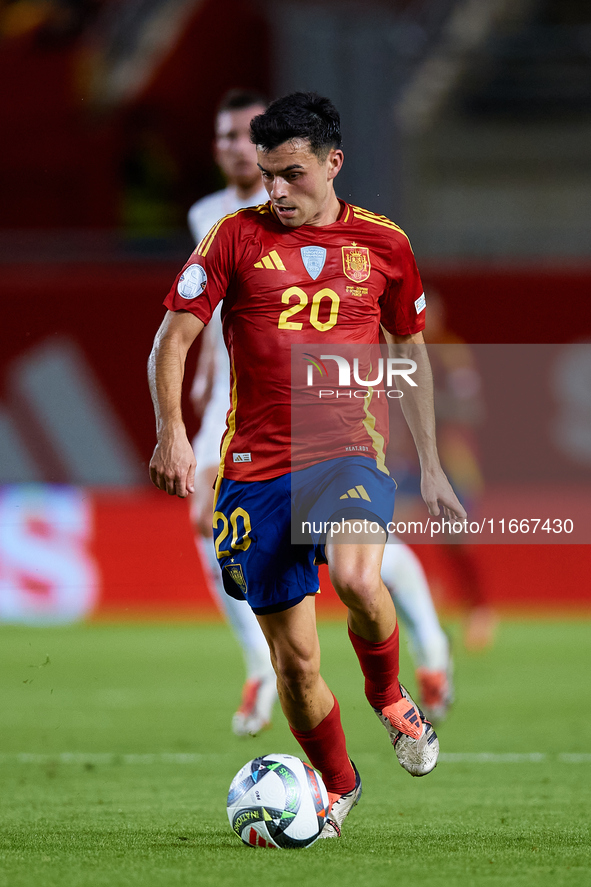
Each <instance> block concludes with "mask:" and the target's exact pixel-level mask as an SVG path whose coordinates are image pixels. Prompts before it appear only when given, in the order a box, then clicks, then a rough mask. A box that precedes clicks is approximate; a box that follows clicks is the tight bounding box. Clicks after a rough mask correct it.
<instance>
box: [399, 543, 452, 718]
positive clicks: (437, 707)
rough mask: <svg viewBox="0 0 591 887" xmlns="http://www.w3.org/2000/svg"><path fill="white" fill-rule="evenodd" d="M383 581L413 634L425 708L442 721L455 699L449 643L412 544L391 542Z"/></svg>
mask: <svg viewBox="0 0 591 887" xmlns="http://www.w3.org/2000/svg"><path fill="white" fill-rule="evenodd" d="M382 579H383V581H384V583H385V585H386V588H387V589H388V591H389V593H390V595H391V597H392V599H393V601H394V604H395V606H396V611H397V613H398V616H399V618H400V619H401V620H402V622H403V624H404V625H405V627H406V629H407V631H408V634H409V642H410V649H411V654H412V656H413V659H414V662H415V666H416V677H417V683H418V686H419V697H420V704H421V707H422V709H423V711H424V712H425V714H426V715H427V717H428V718H429V720H431V721H434V720H441V719H442V718H443V717H445V714H446V713H447V709H448V708H449V705H450V704H451V702H452V699H453V688H452V664H451V656H450V649H449V640H448V638H447V635H446V634H445V632H444V631H443V629H442V628H441V625H440V624H439V619H438V617H437V612H436V610H435V606H434V604H433V599H432V598H431V592H430V590H429V583H428V582H427V577H426V575H425V571H424V570H423V567H422V565H421V562H420V561H419V559H418V557H417V556H416V554H415V553H414V551H413V550H412V549H411V548H409V546H408V545H404V544H403V543H400V542H398V543H397V542H395V541H393V540H392V539H390V540H389V544H388V545H386V547H385V549H384V557H383V559H382Z"/></svg>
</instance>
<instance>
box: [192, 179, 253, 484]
mask: <svg viewBox="0 0 591 887" xmlns="http://www.w3.org/2000/svg"><path fill="white" fill-rule="evenodd" d="M268 199H269V195H268V194H267V192H266V191H265V189H264V187H263V185H261V187H260V188H259V190H258V191H257V192H256V194H253V195H252V197H247V198H241V197H239V196H238V194H237V192H236V188H234V187H233V186H229V187H228V188H224V190H223V191H216V192H215V194H208V196H207V197H203V198H202V199H201V200H198V201H197V203H194V204H193V206H192V207H191V209H190V210H189V214H188V219H187V221H188V224H189V229H190V231H191V234H192V235H193V239H194V240H195V243H199V242H200V241H201V240H203V238H204V237H205V235H206V234H207V232H208V231H210V229H211V228H213V226H214V225H215V223H216V222H217V221H219V219H221V218H222V217H223V216H227V215H229V213H233V212H236V210H238V209H244V208H245V207H247V206H258V205H259V204H260V203H266V202H267V200H268ZM220 313H221V303H220V304H219V305H218V307H217V308H216V310H215V311H214V313H213V316H212V318H211V320H210V321H209V324H208V325H207V329H208V331H209V332H208V334H209V335H210V336H211V341H212V343H213V345H214V382H213V388H212V392H211V397H210V399H209V401H208V404H207V407H206V408H205V412H204V414H203V419H202V422H201V428H200V429H199V434H198V435H197V437H196V438H195V440H194V441H193V447H194V450H195V456H196V458H197V470H198V471H199V470H200V469H202V468H206V467H207V466H210V465H217V464H218V462H219V453H220V441H221V439H222V435H223V433H224V428H225V427H226V413H227V412H228V408H229V406H230V361H229V358H228V352H227V351H226V346H225V344H224V338H223V335H222V322H221V319H220Z"/></svg>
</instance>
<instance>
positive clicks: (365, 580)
mask: <svg viewBox="0 0 591 887" xmlns="http://www.w3.org/2000/svg"><path fill="white" fill-rule="evenodd" d="M330 578H331V582H332V584H333V586H334V588H335V591H336V592H337V594H338V596H339V597H340V599H341V600H342V602H343V603H344V604H345V606H347V607H349V608H350V609H357V608H359V607H362V608H367V607H371V605H372V601H374V600H375V599H376V597H378V596H379V594H378V592H379V589H380V586H381V579H380V574H379V572H376V570H375V567H374V566H373V564H369V565H364V564H357V563H352V564H344V565H339V566H337V567H336V568H335V569H333V570H331V573H330Z"/></svg>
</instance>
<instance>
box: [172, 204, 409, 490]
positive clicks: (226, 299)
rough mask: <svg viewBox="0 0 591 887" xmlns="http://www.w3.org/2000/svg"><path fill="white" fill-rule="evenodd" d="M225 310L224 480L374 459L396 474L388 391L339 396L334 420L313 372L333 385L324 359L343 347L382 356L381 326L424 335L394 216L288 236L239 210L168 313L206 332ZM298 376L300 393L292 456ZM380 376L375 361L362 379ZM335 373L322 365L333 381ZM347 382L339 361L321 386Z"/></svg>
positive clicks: (265, 213)
mask: <svg viewBox="0 0 591 887" xmlns="http://www.w3.org/2000/svg"><path fill="white" fill-rule="evenodd" d="M222 299H223V305H222V323H223V329H224V339H225V342H226V346H227V348H228V352H229V355H230V365H231V406H230V409H229V411H228V415H227V420H226V421H227V428H226V432H225V435H224V438H223V442H222V448H221V465H220V471H221V473H222V474H223V476H224V477H227V478H230V479H233V480H266V479H268V478H271V477H276V476H278V475H281V474H285V473H287V472H289V471H291V470H293V469H295V468H303V467H305V466H307V465H312V464H316V463H317V462H322V461H324V460H326V459H332V458H336V457H338V456H341V455H351V454H356V455H365V456H369V457H371V458H374V459H376V461H377V463H378V466H379V467H380V468H382V470H384V471H386V468H385V466H384V450H385V446H386V443H387V435H388V430H387V429H388V420H387V401H386V398H385V397H382V398H380V397H379V394H378V390H379V388H381V385H380V386H378V385H376V386H375V388H372V387H371V386H370V387H368V388H367V396H364V394H363V390H361V391H358V394H360V395H361V399H359V398H356V397H351V396H350V395H349V397H346V396H344V395H345V392H343V391H339V395H341V397H340V398H339V401H338V403H337V405H336V406H337V408H338V409H328V405H327V402H326V400H324V401H323V400H322V398H319V397H318V396H317V391H316V393H315V391H314V390H313V389H311V388H309V387H306V379H307V380H308V381H307V384H308V386H309V385H310V378H311V377H310V376H309V375H308V376H306V371H308V370H309V367H310V366H314V367H316V370H317V373H318V372H319V373H320V375H323V374H322V372H320V367H319V365H318V358H319V357H321V355H324V356H325V357H326V356H327V354H328V352H335V351H336V350H337V349H338V347H339V346H347V347H349V346H355V347H359V348H361V346H363V345H375V344H376V343H378V341H379V335H380V324H383V326H384V327H385V328H386V329H387V330H388V331H389V332H390V333H394V334H398V335H411V334H413V333H417V332H419V331H421V330H422V329H423V328H424V325H425V320H424V318H425V310H424V307H425V300H424V296H423V287H422V285H421V281H420V277H419V273H418V270H417V266H416V263H415V260H414V255H413V252H412V250H411V248H410V244H409V241H408V238H407V237H406V235H405V234H404V232H403V231H401V229H400V228H398V227H397V226H396V225H395V224H394V223H393V222H391V221H390V220H389V219H387V218H386V217H384V216H379V215H375V214H374V213H371V212H369V211H368V210H364V209H360V208H358V207H355V206H351V205H349V204H345V203H342V209H341V213H340V215H339V218H338V219H337V221H336V222H334V223H332V224H330V225H326V226H321V227H318V226H311V225H302V226H301V227H300V228H287V227H285V226H284V225H282V224H281V222H279V220H278V219H277V218H276V216H275V214H274V212H273V210H272V208H271V206H270V204H263V205H261V206H259V207H255V208H250V209H245V210H239V211H238V212H236V213H234V214H232V215H229V216H226V217H224V218H223V219H221V220H220V221H219V222H218V223H217V224H216V225H215V226H214V227H213V228H212V230H211V231H210V232H209V233H208V234H207V236H206V237H205V238H204V239H203V240H202V241H201V243H200V244H199V245H198V246H197V248H196V250H195V252H194V253H193V254H192V255H191V257H190V259H189V261H188V262H187V263H186V265H185V266H184V268H183V270H182V271H181V273H180V274H179V276H178V277H177V279H176V280H175V283H174V285H173V287H172V289H171V290H170V292H169V294H168V296H167V297H166V300H165V303H164V304H165V305H166V307H167V308H169V309H170V310H171V311H178V310H185V311H190V312H191V313H192V314H194V315H195V316H196V317H198V318H199V319H200V320H202V321H203V322H204V323H208V321H209V320H210V318H211V315H212V313H213V310H214V308H215V307H216V305H217V304H218V303H219V302H220V301H221V300H222ZM292 345H293V346H295V345H297V346H307V347H300V348H299V349H293V351H294V355H293V359H292ZM361 350H363V349H361ZM296 352H297V353H296ZM304 354H307V357H304V359H303V360H302V356H303V355H304ZM366 358H367V359H366ZM305 361H308V363H305ZM292 364H294V366H296V368H297V371H298V381H297V383H296V388H297V387H298V386H299V391H298V393H297V394H296V397H295V401H297V403H298V404H299V406H298V411H297V420H296V421H295V423H294V425H295V426H297V429H296V431H295V435H294V445H293V448H292V398H293V393H294V382H293V380H292ZM374 364H375V361H374V358H373V357H372V356H371V355H369V356H368V353H367V349H366V350H365V356H363V355H362V356H361V358H360V362H359V364H358V366H357V369H358V373H357V378H359V377H361V378H363V379H369V378H372V379H373V378H374V376H375V372H374V370H372V367H374V369H375V366H374ZM327 365H328V360H324V361H322V362H321V366H322V369H323V370H327V369H328V366H327ZM300 369H301V372H300ZM309 371H310V372H313V371H312V370H309ZM337 376H338V367H337V364H336V361H334V360H333V361H331V362H330V371H329V373H328V375H327V376H326V378H324V377H323V379H322V385H323V386H324V387H325V389H332V390H336V389H335V385H337V386H338V378H337ZM318 379H319V376H318V375H317V376H316V379H315V385H316V389H317V387H318ZM352 387H353V388H356V387H357V388H359V386H358V385H357V386H355V385H353V386H352ZM382 394H383V391H382ZM302 404H304V405H306V409H305V411H304V412H302ZM295 438H297V440H295Z"/></svg>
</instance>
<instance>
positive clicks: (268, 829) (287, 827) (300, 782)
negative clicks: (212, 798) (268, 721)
mask: <svg viewBox="0 0 591 887" xmlns="http://www.w3.org/2000/svg"><path fill="white" fill-rule="evenodd" d="M227 809H228V819H229V820H230V825H231V827H232V830H233V831H234V832H235V833H236V834H237V835H238V837H239V838H241V839H242V841H244V843H245V844H248V845H249V846H252V847H279V848H281V849H286V848H291V847H294V848H295V847H309V846H310V844H313V843H314V841H315V840H316V839H317V838H318V836H319V835H320V832H321V831H322V829H323V827H324V823H325V822H326V817H327V815H328V793H327V791H326V786H325V785H324V782H323V781H322V777H321V776H320V774H319V773H317V772H316V770H313V769H312V767H311V766H310V765H309V764H305V763H304V762H303V761H301V760H300V759H299V758H296V757H295V756H294V755H264V756H263V757H261V758H255V759H254V760H253V761H249V762H248V764H245V765H244V767H242V769H241V770H239V771H238V773H237V774H236V776H235V777H234V779H233V780H232V785H231V786H230V790H229V792H228V806H227Z"/></svg>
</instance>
